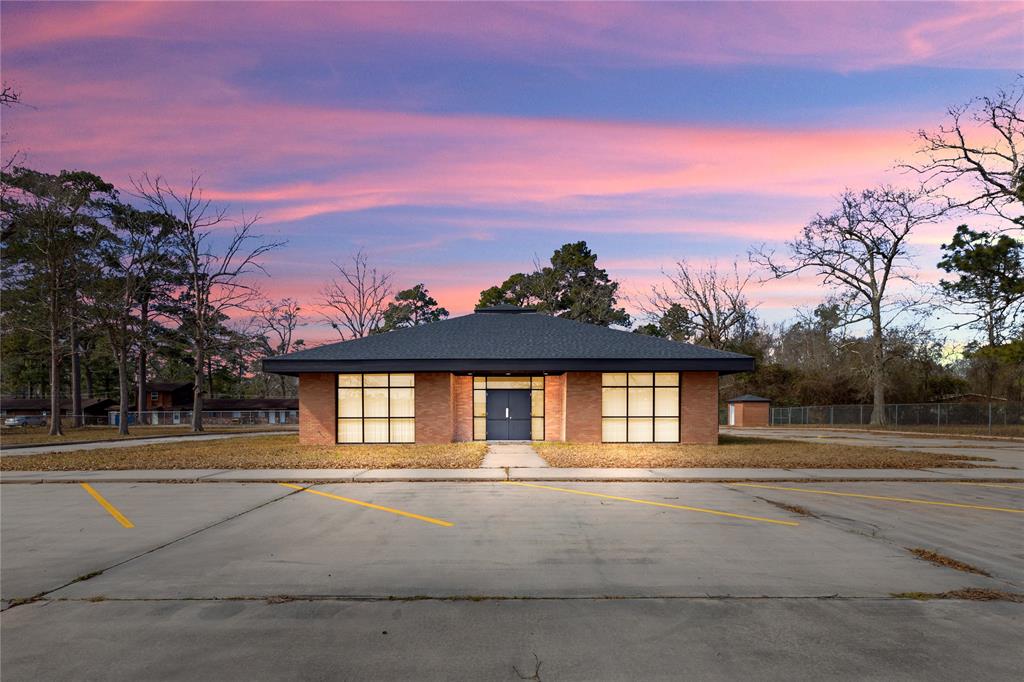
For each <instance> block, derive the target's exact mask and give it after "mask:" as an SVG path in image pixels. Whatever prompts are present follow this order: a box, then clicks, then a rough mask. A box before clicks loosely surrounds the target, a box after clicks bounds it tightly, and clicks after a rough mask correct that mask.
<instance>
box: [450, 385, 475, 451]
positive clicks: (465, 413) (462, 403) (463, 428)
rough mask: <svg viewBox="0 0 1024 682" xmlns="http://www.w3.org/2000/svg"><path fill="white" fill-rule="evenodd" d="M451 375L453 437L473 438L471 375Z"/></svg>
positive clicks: (460, 439) (461, 439) (457, 438)
mask: <svg viewBox="0 0 1024 682" xmlns="http://www.w3.org/2000/svg"><path fill="white" fill-rule="evenodd" d="M451 376H452V403H453V405H454V408H453V409H454V420H455V427H454V436H453V439H454V440H457V441H463V440H473V377H468V376H457V375H455V374H453V375H451Z"/></svg>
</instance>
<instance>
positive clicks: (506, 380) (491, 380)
mask: <svg viewBox="0 0 1024 682" xmlns="http://www.w3.org/2000/svg"><path fill="white" fill-rule="evenodd" d="M487 388H492V389H493V388H502V389H504V388H509V389H513V388H530V377H487Z"/></svg>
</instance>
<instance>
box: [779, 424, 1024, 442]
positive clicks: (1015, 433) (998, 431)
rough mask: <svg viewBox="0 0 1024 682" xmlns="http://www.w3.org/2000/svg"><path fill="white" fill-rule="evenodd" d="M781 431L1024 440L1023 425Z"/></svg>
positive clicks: (783, 426) (850, 426)
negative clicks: (837, 431)
mask: <svg viewBox="0 0 1024 682" xmlns="http://www.w3.org/2000/svg"><path fill="white" fill-rule="evenodd" d="M776 428H780V429H835V430H839V431H897V432H899V431H903V432H906V433H914V434H920V435H922V436H936V437H943V438H948V437H949V436H962V437H964V438H979V439H982V440H984V439H986V438H987V437H990V436H997V437H999V438H1016V439H1024V425H1021V424H993V425H992V429H991V430H989V428H988V426H987V425H985V426H963V425H957V424H943V425H942V426H936V425H934V424H932V425H927V426H922V425H912V424H907V425H904V424H899V425H897V424H836V425H835V426H829V425H828V424H776Z"/></svg>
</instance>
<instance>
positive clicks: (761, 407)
mask: <svg viewBox="0 0 1024 682" xmlns="http://www.w3.org/2000/svg"><path fill="white" fill-rule="evenodd" d="M726 403H728V405H729V426H768V422H769V416H770V415H769V413H770V412H771V403H772V401H771V400H769V399H768V398H762V397H761V396H759V395H750V394H749V393H747V394H746V395H740V396H736V397H735V398H730V399H729V400H727V401H726Z"/></svg>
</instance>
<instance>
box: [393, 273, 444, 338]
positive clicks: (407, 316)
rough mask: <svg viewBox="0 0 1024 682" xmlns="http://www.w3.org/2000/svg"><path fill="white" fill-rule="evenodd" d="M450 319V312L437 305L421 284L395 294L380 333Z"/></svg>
mask: <svg viewBox="0 0 1024 682" xmlns="http://www.w3.org/2000/svg"><path fill="white" fill-rule="evenodd" d="M446 317H448V311H447V310H446V309H445V308H442V307H441V306H439V305H438V304H437V300H436V299H434V297H433V296H431V295H430V292H429V291H427V288H426V287H425V286H424V285H423V283H422V282H421V283H420V284H417V285H416V286H414V287H412V288H410V289H403V290H402V291H399V292H398V293H397V294H395V300H394V301H392V302H391V303H389V304H388V307H387V308H385V309H384V316H383V318H382V319H381V325H380V327H379V328H378V329H377V331H380V332H389V331H391V330H393V329H401V328H402V327H415V326H417V325H421V324H429V323H430V322H438V321H440V320H443V319H445V318H446Z"/></svg>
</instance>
